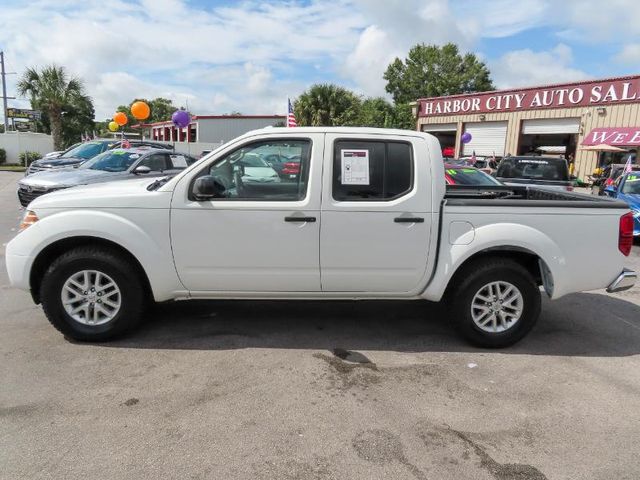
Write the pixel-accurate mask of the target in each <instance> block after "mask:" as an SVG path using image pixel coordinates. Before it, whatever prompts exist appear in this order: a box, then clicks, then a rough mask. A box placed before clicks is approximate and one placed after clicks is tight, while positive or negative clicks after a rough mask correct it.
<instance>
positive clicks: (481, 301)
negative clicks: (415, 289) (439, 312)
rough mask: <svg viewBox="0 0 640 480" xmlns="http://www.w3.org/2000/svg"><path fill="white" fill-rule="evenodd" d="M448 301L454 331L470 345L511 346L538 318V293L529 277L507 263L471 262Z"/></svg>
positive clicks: (501, 261)
mask: <svg viewBox="0 0 640 480" xmlns="http://www.w3.org/2000/svg"><path fill="white" fill-rule="evenodd" d="M456 282H457V286H456V287H454V289H453V290H452V292H451V294H450V295H449V297H448V301H449V303H450V308H451V310H450V311H451V314H452V320H453V322H454V326H455V328H456V329H457V330H458V332H460V333H461V334H462V336H464V337H465V338H466V339H467V340H469V341H470V342H471V343H473V344H474V345H477V346H480V347H488V348H501V347H508V346H509V345H513V344H514V343H516V342H517V341H518V340H520V339H521V338H522V337H524V336H525V335H526V334H527V333H528V332H529V331H530V330H531V328H533V325H534V324H535V322H536V320H537V319H538V316H539V315H540V289H539V288H538V285H537V284H536V282H535V280H534V278H533V277H532V276H531V274H530V273H529V272H528V271H527V270H526V269H525V268H524V267H523V266H522V265H520V264H519V263H517V262H515V261H512V260H509V259H490V260H489V259H487V260H479V261H476V262H473V263H472V264H470V265H469V266H467V267H464V269H463V270H462V271H461V272H460V273H459V274H458V275H456Z"/></svg>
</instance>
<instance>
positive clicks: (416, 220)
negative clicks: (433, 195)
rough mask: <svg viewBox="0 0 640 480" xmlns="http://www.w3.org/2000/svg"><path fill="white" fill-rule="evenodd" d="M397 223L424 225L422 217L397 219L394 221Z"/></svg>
mask: <svg viewBox="0 0 640 480" xmlns="http://www.w3.org/2000/svg"><path fill="white" fill-rule="evenodd" d="M393 221H394V222H396V223H424V218H422V217H396V218H394V219H393Z"/></svg>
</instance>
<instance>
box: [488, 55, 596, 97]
mask: <svg viewBox="0 0 640 480" xmlns="http://www.w3.org/2000/svg"><path fill="white" fill-rule="evenodd" d="M571 60H572V52H571V48H570V47H568V46H567V45H564V44H558V45H557V46H556V47H555V48H553V49H552V50H549V51H542V52H534V51H533V50H529V49H524V50H515V51H512V52H509V53H507V54H505V55H503V56H502V57H500V58H499V59H497V60H495V61H492V62H489V67H490V69H491V71H492V72H493V77H494V80H495V83H496V86H497V87H498V88H511V87H523V86H535V85H545V84H550V83H561V82H570V81H574V80H583V79H585V78H589V75H588V74H587V73H586V72H584V71H582V70H579V69H576V68H572V67H571V66H570V65H571Z"/></svg>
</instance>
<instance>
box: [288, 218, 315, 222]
mask: <svg viewBox="0 0 640 480" xmlns="http://www.w3.org/2000/svg"><path fill="white" fill-rule="evenodd" d="M284 221H285V222H315V221H316V217H284Z"/></svg>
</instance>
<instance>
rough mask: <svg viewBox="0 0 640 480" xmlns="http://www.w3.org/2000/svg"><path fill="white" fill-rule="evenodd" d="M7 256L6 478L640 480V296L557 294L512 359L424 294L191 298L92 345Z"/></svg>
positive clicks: (9, 218)
mask: <svg viewBox="0 0 640 480" xmlns="http://www.w3.org/2000/svg"><path fill="white" fill-rule="evenodd" d="M18 178H19V175H17V174H12V173H7V172H0V202H1V205H2V211H1V213H0V235H1V241H2V243H3V244H6V242H8V241H9V240H10V238H11V237H12V236H13V235H14V234H15V227H16V225H17V222H18V218H19V217H20V215H21V212H20V211H19V208H18V203H17V199H16V198H15V182H16V181H17V179H18ZM2 253H3V254H4V246H3V247H2ZM594 255H597V252H594ZM587 261H588V259H587ZM0 263H2V265H0V324H1V326H2V333H1V334H0V352H1V359H2V360H1V365H2V367H1V368H0V385H1V388H0V478H2V479H22V478H24V479H30V480H32V479H62V478H64V479H98V478H108V479H159V478H180V479H228V478H234V479H235V478H241V479H383V478H384V479H404V478H407V479H413V478H415V479H445V478H452V479H474V480H475V479H495V480H509V479H518V480H521V479H527V480H529V479H587V478H588V479H603V480H604V479H607V480H611V479H616V480H622V479H637V478H639V477H640V433H639V432H640V287H639V286H636V287H635V288H634V289H633V290H631V291H628V292H623V293H621V294H618V295H608V294H606V293H604V292H593V293H582V294H576V295H570V296H568V297H565V298H563V299H561V300H558V301H556V302H548V301H545V303H544V305H543V313H542V316H541V319H540V321H539V323H538V324H537V326H536V328H535V329H534V330H533V332H532V333H531V334H530V335H529V336H528V337H527V338H526V339H525V340H524V341H522V342H521V343H520V344H518V345H516V346H515V347H512V348H509V349H505V350H500V351H485V350H479V349H475V348H472V347H469V346H467V345H466V344H464V343H463V342H462V341H461V340H459V339H458V338H457V337H456V335H455V334H454V333H453V331H452V330H451V329H450V328H449V327H448V326H447V322H446V311H444V310H443V309H441V308H437V307H434V306H431V305H428V304H424V303H421V302H357V303H354V302H248V301H243V302H231V301H224V302H221V301H218V302H193V303H176V304H173V305H169V306H163V307H162V308H158V309H156V310H154V311H153V312H151V313H150V314H149V315H148V319H147V321H146V322H145V324H144V325H143V326H142V328H141V329H140V330H138V331H137V332H135V333H134V334H133V335H130V336H129V337H127V338H125V339H122V340H119V341H116V342H113V343H106V344H100V345H95V344H94V345H91V344H78V343H71V342H69V341H67V340H65V339H64V338H63V337H62V336H61V335H59V334H58V332H57V331H55V330H54V329H53V328H52V327H51V326H50V325H49V324H48V322H47V320H46V319H45V317H44V315H43V313H42V311H41V309H40V308H39V307H37V306H34V305H33V304H32V302H31V299H30V297H29V295H28V294H27V293H24V292H21V291H17V290H14V289H11V288H10V287H9V286H8V280H7V277H6V272H5V268H4V258H3V257H2V259H1V260H0ZM629 265H631V266H633V267H634V268H635V269H636V270H640V246H638V245H636V246H635V247H634V251H633V253H632V256H631V257H630V259H629Z"/></svg>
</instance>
